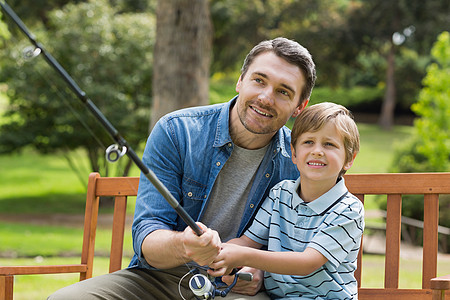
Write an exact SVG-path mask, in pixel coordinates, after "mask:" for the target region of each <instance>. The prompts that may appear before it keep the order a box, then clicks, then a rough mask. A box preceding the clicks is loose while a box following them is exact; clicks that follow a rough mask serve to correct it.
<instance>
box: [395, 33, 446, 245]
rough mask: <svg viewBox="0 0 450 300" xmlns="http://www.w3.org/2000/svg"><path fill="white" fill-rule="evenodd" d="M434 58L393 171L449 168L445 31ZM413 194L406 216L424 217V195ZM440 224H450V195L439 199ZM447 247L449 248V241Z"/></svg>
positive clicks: (396, 152)
mask: <svg viewBox="0 0 450 300" xmlns="http://www.w3.org/2000/svg"><path fill="white" fill-rule="evenodd" d="M431 55H432V58H433V60H434V62H433V63H432V64H431V65H430V66H429V67H428V69H427V74H426V76H425V78H424V79H423V85H424V87H423V88H422V90H421V91H420V95H419V99H418V101H417V102H416V103H415V104H414V105H413V106H412V110H413V111H414V112H415V113H416V114H417V115H418V116H419V118H418V119H416V121H415V122H414V133H413V135H412V137H411V140H409V141H408V142H406V143H403V144H402V145H401V146H398V147H397V149H396V150H395V154H394V159H393V162H394V164H393V166H392V168H391V172H408V173H409V172H449V171H450V120H449V116H450V90H449V88H448V87H449V86H450V34H449V32H443V33H442V34H440V35H439V37H438V40H437V41H436V43H435V44H434V46H433V48H432V50H431ZM408 197H410V198H409V199H407V201H404V202H403V203H404V204H403V214H404V215H405V216H408V217H411V218H416V219H422V218H423V198H422V199H419V198H417V197H416V196H413V195H411V196H408ZM439 206H440V209H439V212H440V213H439V220H440V224H441V225H443V226H446V227H449V226H450V209H449V207H450V197H449V196H448V195H447V196H441V197H440V199H439ZM442 242H443V243H447V246H446V247H447V249H450V241H448V240H447V241H445V240H444V241H442Z"/></svg>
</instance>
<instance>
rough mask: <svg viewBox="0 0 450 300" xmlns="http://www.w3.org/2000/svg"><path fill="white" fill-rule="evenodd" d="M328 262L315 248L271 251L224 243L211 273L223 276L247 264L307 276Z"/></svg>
mask: <svg viewBox="0 0 450 300" xmlns="http://www.w3.org/2000/svg"><path fill="white" fill-rule="evenodd" d="M249 240H250V239H249ZM326 262H327V259H326V257H325V256H323V255H322V254H321V253H320V252H319V251H317V250H315V249H313V248H306V249H305V251H304V252H293V251H289V252H271V251H264V250H259V249H254V248H250V247H245V246H241V245H236V244H228V243H226V244H222V250H221V251H220V253H219V255H218V256H217V258H216V260H215V262H214V263H212V264H210V265H209V266H210V268H212V269H214V271H212V270H211V271H209V274H210V275H212V276H222V275H224V274H228V273H229V272H230V271H231V270H232V269H233V268H236V267H239V266H242V265H245V266H249V267H253V268H256V269H261V270H264V271H267V272H271V273H277V274H286V275H300V276H305V275H308V274H310V273H312V272H313V271H315V270H317V269H318V268H320V267H321V266H322V265H323V264H325V263H326Z"/></svg>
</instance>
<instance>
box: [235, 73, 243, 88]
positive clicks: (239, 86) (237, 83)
mask: <svg viewBox="0 0 450 300" xmlns="http://www.w3.org/2000/svg"><path fill="white" fill-rule="evenodd" d="M241 83H242V74H241V75H240V76H239V79H238V81H237V82H236V92H237V93H239V90H240V89H241Z"/></svg>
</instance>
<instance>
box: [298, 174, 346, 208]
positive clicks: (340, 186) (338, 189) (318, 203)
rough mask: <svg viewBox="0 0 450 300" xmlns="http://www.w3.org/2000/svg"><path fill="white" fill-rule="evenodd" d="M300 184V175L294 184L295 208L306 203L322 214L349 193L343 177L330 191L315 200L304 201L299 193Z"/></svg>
mask: <svg viewBox="0 0 450 300" xmlns="http://www.w3.org/2000/svg"><path fill="white" fill-rule="evenodd" d="M299 185H300V177H299V178H298V179H297V180H296V181H295V184H294V195H293V199H292V205H293V208H296V207H297V206H298V205H299V204H300V203H304V204H305V205H307V206H308V207H309V208H311V209H312V210H313V211H314V212H315V213H316V214H318V215H322V214H324V213H325V212H326V211H328V210H329V209H331V208H332V207H333V206H334V205H335V204H336V202H339V201H340V200H341V198H342V197H344V196H345V195H346V194H347V193H348V190H347V187H346V186H345V180H344V178H342V177H341V178H340V179H339V180H338V182H337V183H336V184H335V185H334V186H333V187H332V188H331V189H330V190H329V191H328V192H326V193H325V194H323V195H322V196H320V197H319V198H317V199H316V200H314V201H311V202H304V201H303V199H302V198H300V196H299V195H298V193H297V190H298V187H299Z"/></svg>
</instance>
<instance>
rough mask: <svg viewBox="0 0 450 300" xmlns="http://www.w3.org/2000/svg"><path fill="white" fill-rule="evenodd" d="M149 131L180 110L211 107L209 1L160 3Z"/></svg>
mask: <svg viewBox="0 0 450 300" xmlns="http://www.w3.org/2000/svg"><path fill="white" fill-rule="evenodd" d="M156 15H157V26H156V44H155V48H154V63H153V107H152V113H151V120H150V129H151V128H153V126H154V124H155V123H156V122H157V121H158V119H159V118H160V117H162V116H163V115H165V114H166V113H168V112H171V111H173V110H176V109H179V108H185V107H190V106H196V105H205V104H208V103H209V67H210V62H211V48H212V23H211V20H210V14H209V5H208V0H158V8H157V12H156Z"/></svg>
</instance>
